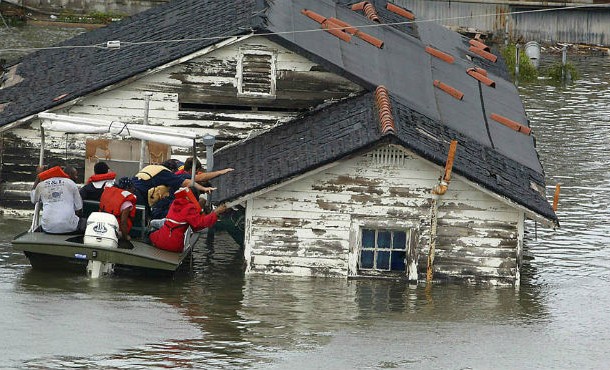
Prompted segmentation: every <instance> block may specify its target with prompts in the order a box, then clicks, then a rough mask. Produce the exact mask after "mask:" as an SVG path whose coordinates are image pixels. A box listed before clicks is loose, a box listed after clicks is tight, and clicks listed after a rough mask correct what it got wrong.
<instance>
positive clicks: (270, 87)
mask: <svg viewBox="0 0 610 370" xmlns="http://www.w3.org/2000/svg"><path fill="white" fill-rule="evenodd" d="M275 61H276V55H275V53H274V52H272V51H264V50H240V51H239V56H238V60H237V76H236V77H237V96H248V97H252V96H256V97H265V98H275Z"/></svg>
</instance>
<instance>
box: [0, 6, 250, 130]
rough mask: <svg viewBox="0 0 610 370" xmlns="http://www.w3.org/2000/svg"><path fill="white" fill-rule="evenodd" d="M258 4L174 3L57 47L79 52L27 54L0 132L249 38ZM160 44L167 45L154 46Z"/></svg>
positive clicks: (0, 111) (0, 113) (7, 96)
mask: <svg viewBox="0 0 610 370" xmlns="http://www.w3.org/2000/svg"><path fill="white" fill-rule="evenodd" d="M256 3H257V1H256V0H240V1H198V0H188V1H171V2H169V3H167V4H164V5H160V6H158V7H154V8H152V9H150V10H148V11H144V12H142V13H138V14H136V15H133V16H131V17H128V18H125V19H123V20H121V21H119V22H115V23H111V24H109V25H108V26H106V27H103V28H99V29H96V30H93V31H89V32H86V33H83V34H80V35H78V36H76V37H74V38H71V39H69V40H67V41H65V42H63V43H61V44H59V45H57V46H77V47H74V48H55V49H45V50H40V51H37V52H34V53H32V54H28V55H26V56H25V57H24V58H23V59H22V60H21V61H20V63H19V64H18V65H17V75H19V76H20V77H21V78H22V79H23V80H22V81H21V82H20V83H18V84H16V85H13V86H10V87H6V88H2V89H0V131H2V126H5V125H8V124H10V123H13V122H14V121H17V120H20V119H23V118H26V117H28V116H30V115H33V114H37V113H39V112H43V111H45V110H48V109H51V108H53V107H56V106H58V105H60V104H62V103H65V102H68V101H71V100H73V99H76V98H79V97H82V96H85V95H87V94H89V93H92V92H95V91H98V90H100V89H102V88H104V87H106V86H110V85H113V84H115V83H118V82H120V81H123V80H125V79H127V78H129V77H132V76H134V75H138V74H140V73H143V72H146V71H147V70H149V69H152V68H155V67H157V66H160V65H163V64H166V63H168V62H171V61H173V60H176V59H178V58H180V57H183V56H186V55H189V54H192V53H194V52H196V51H198V50H201V49H203V48H205V47H207V46H210V45H213V44H215V43H218V42H219V41H221V40H222V39H224V38H227V37H230V36H235V35H240V34H245V33H250V32H251V30H252V19H253V17H256V16H255V14H256V13H257V9H259V7H260V6H261V4H258V5H257V4H256ZM215 37H218V38H215ZM112 40H119V41H120V42H121V48H120V49H109V48H106V47H105V45H106V43H107V42H108V41H112ZM156 40H157V41H158V40H164V41H167V42H163V43H154V42H153V41H156ZM168 40H174V41H168ZM176 40H182V41H176ZM134 43H135V44H134ZM78 46H80V47H78ZM83 46H86V47H83ZM94 46H98V47H94ZM3 106H4V107H3Z"/></svg>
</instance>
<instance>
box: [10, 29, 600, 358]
mask: <svg viewBox="0 0 610 370" xmlns="http://www.w3.org/2000/svg"><path fill="white" fill-rule="evenodd" d="M81 31H82V30H81ZM81 31H78V30H76V31H75V30H74V29H69V30H52V29H49V30H48V31H47V30H45V31H44V32H49V33H51V34H53V35H55V32H67V33H68V34H63V35H61V37H59V36H58V37H59V39H62V38H65V37H68V36H69V34H71V33H74V32H81ZM39 32H41V31H40V30H39V29H38V30H36V31H33V30H31V29H29V28H27V27H26V28H25V29H18V30H16V29H13V28H11V29H9V30H6V29H0V58H1V57H4V58H6V57H5V56H4V55H8V53H6V52H3V51H2V49H1V48H7V47H11V46H14V45H24V44H25V45H30V44H28V43H27V40H25V41H24V39H23V38H24V37H25V35H30V36H31V35H32V34H34V33H36V34H38V33H39ZM32 37H33V36H32ZM37 37H40V36H37ZM8 39H10V41H7V40H8ZM11 57H12V56H11V55H9V57H8V58H7V59H9V60H10V58H11ZM557 58H558V56H551V55H546V54H543V60H542V65H544V64H548V63H550V62H552V61H556V60H557ZM570 59H571V61H572V62H573V63H574V64H575V65H576V67H577V68H578V70H579V71H580V73H581V78H580V79H579V80H577V81H576V82H575V83H574V84H573V85H570V86H568V87H560V86H553V85H551V84H549V83H548V81H546V80H540V81H538V82H537V83H535V84H523V83H522V84H520V87H519V90H520V92H521V95H522V98H523V100H524V104H525V107H526V110H527V112H528V115H529V118H530V120H531V122H532V127H533V131H534V134H535V135H536V138H537V142H538V151H539V155H540V159H541V161H542V163H543V165H544V168H545V171H546V177H547V183H548V185H549V187H550V188H549V189H548V190H549V199H550V197H551V196H552V193H553V187H554V185H555V184H556V183H561V186H562V188H561V198H560V202H559V210H558V216H559V218H560V222H561V228H560V229H557V230H551V229H547V228H543V227H542V226H541V225H535V224H534V223H533V222H528V225H527V229H528V230H527V235H526V253H527V255H528V256H530V257H531V258H528V259H527V260H526V261H525V266H524V269H523V272H522V285H521V287H520V288H519V289H513V288H494V287H477V286H460V285H435V286H433V287H432V289H431V290H426V289H425V287H424V286H415V285H409V284H406V283H402V282H394V281H367V280H356V281H352V280H350V281H347V280H343V279H323V278H316V279H311V278H295V277H269V276H245V275H244V273H243V261H242V258H241V254H240V253H241V251H240V250H239V248H238V247H237V246H236V245H235V244H234V243H233V242H232V240H231V239H230V237H229V236H228V235H226V234H217V235H216V237H215V238H214V240H213V241H209V242H208V241H205V240H203V241H202V242H201V243H200V244H199V245H198V246H197V248H196V249H197V250H196V253H195V260H194V266H193V271H192V273H190V274H189V273H186V274H182V275H179V276H176V277H175V278H174V279H142V278H133V277H132V278H127V277H112V278H104V279H100V280H96V281H92V280H89V279H87V278H86V277H84V276H77V275H74V274H51V273H48V272H38V271H33V270H32V269H31V268H30V267H29V264H28V261H27V259H26V258H25V257H24V256H23V255H22V254H20V253H17V252H15V251H13V249H12V247H11V245H10V240H11V238H12V237H13V236H14V235H15V234H17V233H18V232H21V231H22V230H25V229H26V228H27V227H28V226H29V220H27V219H19V218H15V217H13V216H4V217H2V216H0V302H1V303H0V368H3V369H4V368H19V369H23V368H36V369H39V368H107V369H127V368H129V369H131V368H196V369H213V368H274V369H352V368H353V369H372V368H384V369H389V368H400V369H402V368H418V369H419V368H424V369H492V368H493V369H517V368H518V369H549V368H560V369H573V368H584V369H606V368H607V366H608V365H607V363H608V353H609V352H610V289H609V288H610V211H609V208H610V174H609V171H608V164H609V163H610V158H609V156H608V153H610V57H575V56H571V57H570Z"/></svg>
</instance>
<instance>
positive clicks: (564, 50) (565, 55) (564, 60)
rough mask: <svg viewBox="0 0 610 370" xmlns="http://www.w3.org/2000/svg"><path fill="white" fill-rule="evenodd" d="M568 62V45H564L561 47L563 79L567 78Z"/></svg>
mask: <svg viewBox="0 0 610 370" xmlns="http://www.w3.org/2000/svg"><path fill="white" fill-rule="evenodd" d="M567 63H568V46H567V45H564V46H563V48H562V49H561V81H562V82H563V81H565V80H566V64H567Z"/></svg>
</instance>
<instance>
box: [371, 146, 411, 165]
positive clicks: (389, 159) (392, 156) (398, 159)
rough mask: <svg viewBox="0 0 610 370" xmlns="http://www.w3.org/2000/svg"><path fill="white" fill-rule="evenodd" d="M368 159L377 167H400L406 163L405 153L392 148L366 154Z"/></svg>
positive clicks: (388, 147)
mask: <svg viewBox="0 0 610 370" xmlns="http://www.w3.org/2000/svg"><path fill="white" fill-rule="evenodd" d="M368 157H369V158H371V159H372V160H373V162H374V163H375V164H376V165H378V166H391V167H402V166H404V165H405V163H406V161H407V155H406V153H405V152H404V151H403V150H401V149H400V148H396V147H393V146H387V147H384V148H379V149H377V150H374V151H372V152H370V153H368Z"/></svg>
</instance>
